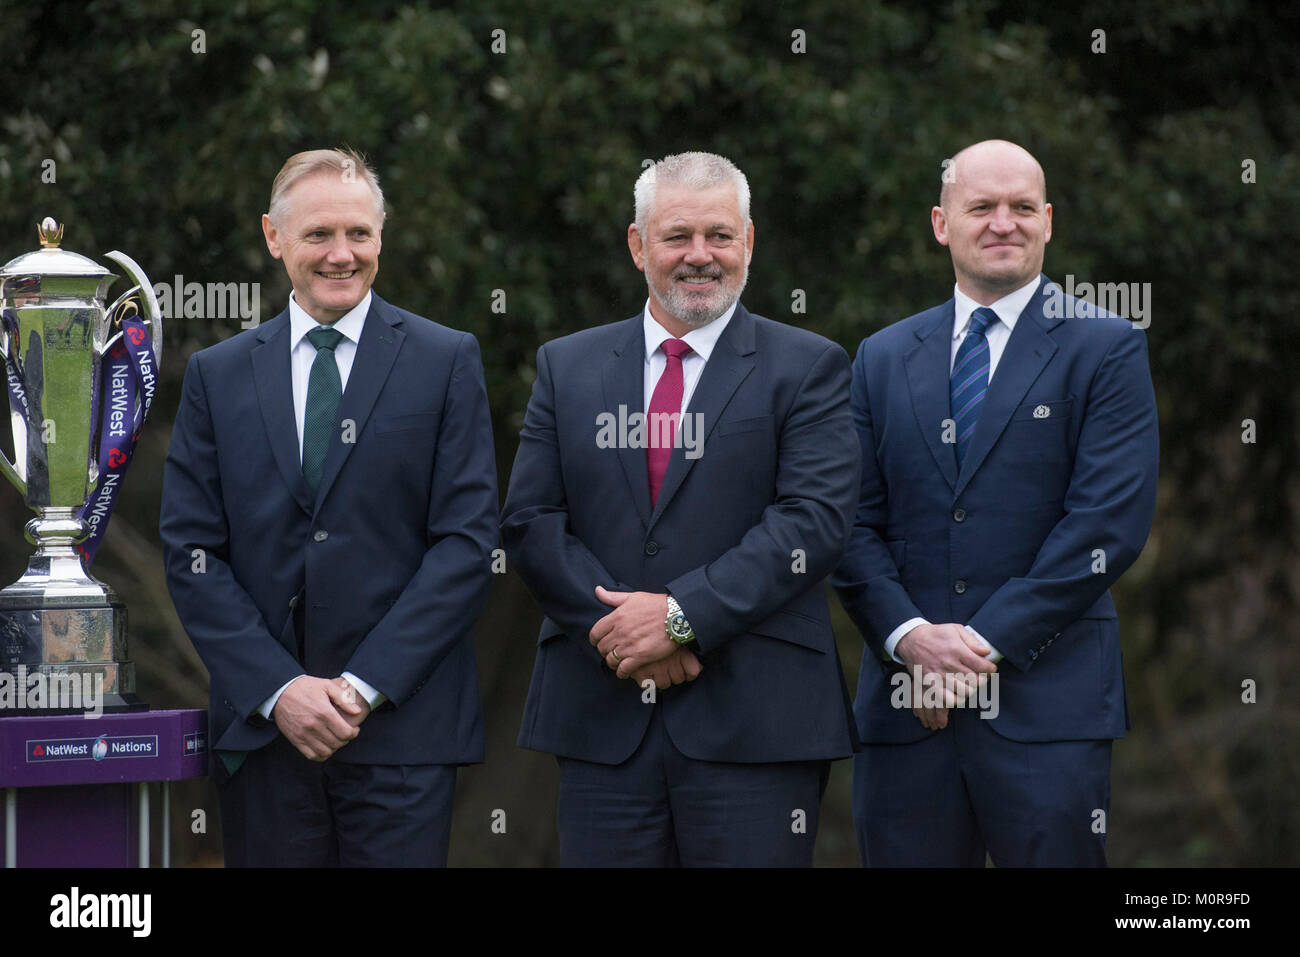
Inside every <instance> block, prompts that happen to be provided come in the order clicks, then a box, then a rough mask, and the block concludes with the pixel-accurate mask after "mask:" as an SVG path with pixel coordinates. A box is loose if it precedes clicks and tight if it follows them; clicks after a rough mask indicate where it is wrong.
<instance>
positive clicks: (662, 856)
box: [557, 704, 830, 867]
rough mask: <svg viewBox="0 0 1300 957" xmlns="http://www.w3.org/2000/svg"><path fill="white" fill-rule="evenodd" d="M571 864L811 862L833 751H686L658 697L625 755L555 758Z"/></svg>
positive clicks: (563, 852)
mask: <svg viewBox="0 0 1300 957" xmlns="http://www.w3.org/2000/svg"><path fill="white" fill-rule="evenodd" d="M557 760H558V761H559V765H560V793H559V807H558V812H557V817H558V823H559V832H560V859H561V863H563V864H564V865H565V866H566V867H726V866H732V867H809V866H811V865H812V860H813V847H814V845H815V844H816V840H817V821H818V814H819V810H820V807H821V798H822V793H823V792H824V791H825V789H826V780H827V778H828V776H829V774H830V762H829V761H783V762H778V763H772V764H736V763H727V762H717V761H700V760H696V759H693V758H688V757H687V756H686V755H684V754H682V752H681V751H679V750H677V748H676V747H675V746H674V745H673V742H672V739H671V738H670V737H669V735H668V732H667V730H666V729H665V727H664V720H663V706H662V704H656V705H654V714H653V716H652V717H651V719H650V727H649V728H648V729H647V730H646V734H645V737H644V738H643V739H642V741H641V744H640V745H639V746H638V747H637V750H636V751H635V752H634V753H633V755H632V757H630V758H628V759H627V760H626V761H624V762H623V763H622V764H617V765H609V764H595V763H592V762H588V761H579V760H576V759H574V758H564V757H560V758H557Z"/></svg>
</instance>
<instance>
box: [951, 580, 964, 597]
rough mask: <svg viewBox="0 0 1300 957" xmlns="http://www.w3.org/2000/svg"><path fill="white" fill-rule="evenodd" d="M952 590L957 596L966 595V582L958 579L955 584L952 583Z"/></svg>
mask: <svg viewBox="0 0 1300 957" xmlns="http://www.w3.org/2000/svg"><path fill="white" fill-rule="evenodd" d="M952 590H953V591H955V592H956V593H957V594H959V595H964V594H966V582H965V581H964V580H962V579H960V578H958V579H957V580H956V581H955V582H953V583H952Z"/></svg>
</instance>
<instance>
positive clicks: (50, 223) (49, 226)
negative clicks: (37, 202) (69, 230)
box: [36, 216, 63, 249]
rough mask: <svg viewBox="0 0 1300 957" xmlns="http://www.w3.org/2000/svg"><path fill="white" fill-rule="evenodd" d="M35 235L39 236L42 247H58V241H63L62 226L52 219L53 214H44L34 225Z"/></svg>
mask: <svg viewBox="0 0 1300 957" xmlns="http://www.w3.org/2000/svg"><path fill="white" fill-rule="evenodd" d="M36 235H37V236H39V237H40V240H41V248H42V249H58V248H59V243H61V242H63V227H62V226H60V225H59V224H58V223H56V222H55V221H54V217H53V216H46V217H45V218H44V219H43V220H41V224H40V225H39V226H37V227H36Z"/></svg>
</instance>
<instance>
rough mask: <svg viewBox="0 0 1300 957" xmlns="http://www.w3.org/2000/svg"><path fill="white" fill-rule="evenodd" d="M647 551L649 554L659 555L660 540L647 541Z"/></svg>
mask: <svg viewBox="0 0 1300 957" xmlns="http://www.w3.org/2000/svg"><path fill="white" fill-rule="evenodd" d="M645 553H646V554H647V555H658V554H659V543H658V542H646V543H645Z"/></svg>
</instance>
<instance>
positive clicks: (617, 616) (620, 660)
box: [590, 585, 703, 688]
mask: <svg viewBox="0 0 1300 957" xmlns="http://www.w3.org/2000/svg"><path fill="white" fill-rule="evenodd" d="M596 597H597V598H599V599H600V600H601V601H602V602H603V603H604V604H606V605H609V606H611V607H612V608H613V609H614V610H613V611H611V612H610V613H609V614H608V615H606V616H605V617H604V618H602V619H600V621H598V622H596V624H595V625H593V626H592V629H591V635H590V639H591V643H592V644H593V645H595V646H596V650H597V651H599V652H600V653H601V655H602V656H603V657H604V659H605V664H607V665H608V666H609V668H610V670H611V671H614V672H615V673H617V675H618V676H619V677H620V678H632V679H633V680H635V681H636V683H637V684H643V683H644V682H645V680H646V679H647V678H649V679H651V680H652V681H654V683H655V686H656V687H658V688H667V687H670V686H672V685H679V684H682V683H683V682H685V681H694V680H695V679H696V678H698V677H699V676H700V671H701V670H702V669H703V665H701V664H700V660H699V659H698V658H697V657H695V655H694V653H693V652H691V650H690V649H688V648H686V647H685V646H683V645H679V644H678V643H677V642H675V641H673V640H672V639H671V638H669V637H668V634H667V632H666V630H665V629H664V622H666V621H667V620H668V596H667V595H666V594H652V593H650V592H644V591H634V592H628V591H607V590H606V589H604V588H602V587H600V586H599V585H597V586H596Z"/></svg>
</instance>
